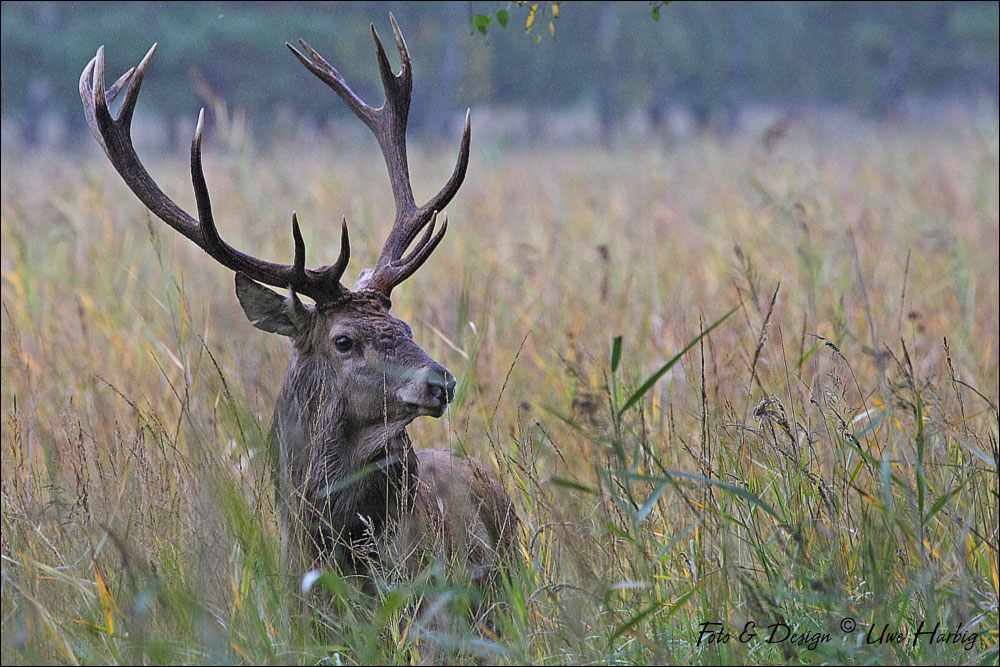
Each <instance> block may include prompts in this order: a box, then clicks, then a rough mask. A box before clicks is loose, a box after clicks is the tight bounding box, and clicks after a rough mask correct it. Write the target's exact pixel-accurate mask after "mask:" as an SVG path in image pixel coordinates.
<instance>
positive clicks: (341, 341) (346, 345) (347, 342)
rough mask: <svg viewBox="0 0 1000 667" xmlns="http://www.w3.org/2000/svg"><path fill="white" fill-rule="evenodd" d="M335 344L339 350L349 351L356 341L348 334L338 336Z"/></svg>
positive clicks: (334, 341)
mask: <svg viewBox="0 0 1000 667" xmlns="http://www.w3.org/2000/svg"><path fill="white" fill-rule="evenodd" d="M333 344H334V345H335V346H336V347H337V351H338V352H348V351H349V350H350V349H351V348H352V347H354V341H353V340H351V339H350V338H348V337H347V336H337V337H336V338H335V339H334V340H333Z"/></svg>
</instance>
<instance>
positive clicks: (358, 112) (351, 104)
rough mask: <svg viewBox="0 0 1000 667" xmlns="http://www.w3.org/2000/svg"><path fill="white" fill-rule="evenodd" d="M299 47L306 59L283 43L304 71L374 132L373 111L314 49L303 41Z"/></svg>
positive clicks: (300, 41) (286, 43) (289, 45)
mask: <svg viewBox="0 0 1000 667" xmlns="http://www.w3.org/2000/svg"><path fill="white" fill-rule="evenodd" d="M298 42H299V46H301V47H302V48H303V49H305V51H306V53H308V54H309V57H308V58H307V57H306V56H305V55H303V54H302V52H301V51H299V50H298V49H296V48H295V47H294V46H292V45H291V44H289V43H288V42H285V46H287V47H288V50H289V51H291V52H292V54H293V55H294V56H295V57H296V58H297V59H298V61H299V62H300V63H302V64H303V65H305V67H306V69H308V70H309V71H310V72H312V73H313V74H315V75H316V77H317V78H319V79H320V80H321V81H322V82H323V83H325V84H326V85H328V86H330V87H331V88H333V91H334V92H335V93H337V95H338V96H339V97H340V99H342V100H344V104H346V105H347V108H348V109H350V110H351V111H352V112H354V115H355V116H357V117H358V118H360V119H361V121H362V122H363V123H364V124H365V125H367V126H368V127H369V128H371V130H372V131H373V132H374V131H375V110H374V109H372V108H371V107H370V106H368V105H367V104H365V103H364V101H362V100H361V98H360V97H358V96H357V95H356V94H355V93H354V91H353V90H351V88H350V86H348V85H347V81H345V80H344V77H343V76H341V74H340V72H338V71H337V70H336V68H334V67H333V65H331V64H330V63H328V62H327V61H326V59H325V58H324V57H323V56H321V55H320V54H319V53H318V52H317V51H316V49H314V48H312V47H311V46H309V45H308V44H307V43H306V41H305V40H304V39H300V40H298Z"/></svg>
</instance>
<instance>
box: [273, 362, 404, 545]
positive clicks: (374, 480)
mask: <svg viewBox="0 0 1000 667" xmlns="http://www.w3.org/2000/svg"><path fill="white" fill-rule="evenodd" d="M328 363H329V362H326V361H325V360H323V359H322V358H320V357H317V356H315V355H300V354H298V353H297V352H293V355H292V360H291V363H290V364H289V368H288V373H287V375H286V378H285V384H284V386H283V387H282V390H281V392H280V394H279V396H278V402H277V405H276V407H275V413H274V422H273V425H272V430H271V439H272V449H273V450H274V453H275V454H276V456H275V457H274V459H275V460H274V464H275V471H276V477H277V482H278V487H279V489H280V490H281V495H282V496H284V497H285V498H287V499H289V500H290V501H291V503H292V506H293V507H301V511H302V512H304V513H305V514H307V515H308V518H307V520H306V521H305V525H306V526H308V527H309V530H310V532H312V533H314V537H313V539H314V540H316V541H317V543H318V544H319V545H320V546H321V547H322V548H324V549H328V548H331V547H332V545H333V544H334V543H335V542H336V541H337V540H340V541H347V542H355V543H356V542H359V541H363V540H364V539H366V538H368V537H373V536H374V537H377V536H378V535H380V534H381V533H382V532H383V531H384V529H385V526H386V524H387V523H388V522H389V521H391V520H392V519H393V518H394V517H398V516H399V515H400V514H401V513H406V512H409V511H410V508H411V506H412V498H413V494H414V489H415V485H416V473H417V459H416V455H415V454H414V452H413V444H412V441H411V440H410V438H409V436H408V435H407V433H406V429H405V426H404V425H394V424H391V423H375V424H367V425H357V424H352V423H350V421H349V420H348V419H347V418H346V417H345V415H346V414H348V413H349V410H348V409H347V408H348V401H350V400H351V398H352V397H351V396H350V395H349V391H348V388H345V387H343V386H340V385H338V384H337V382H335V381H331V379H330V378H333V377H335V375H334V374H333V373H331V372H330V369H329V368H328V367H327V364H328Z"/></svg>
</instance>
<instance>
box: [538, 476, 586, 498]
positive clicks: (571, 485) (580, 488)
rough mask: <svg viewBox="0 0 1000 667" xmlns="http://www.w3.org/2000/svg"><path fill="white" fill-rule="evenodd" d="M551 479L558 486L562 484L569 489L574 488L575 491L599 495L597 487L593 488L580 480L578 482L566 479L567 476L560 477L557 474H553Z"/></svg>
mask: <svg viewBox="0 0 1000 667" xmlns="http://www.w3.org/2000/svg"><path fill="white" fill-rule="evenodd" d="M549 481H550V482H552V483H553V484H555V485H556V486H562V487H564V488H567V489H573V490H574V491H583V492H584V493H589V494H591V495H597V491H596V490H595V489H592V488H591V487H589V486H587V485H586V484H581V483H580V482H576V481H574V480H572V479H566V478H565V477H558V476H556V475H553V476H552V477H549Z"/></svg>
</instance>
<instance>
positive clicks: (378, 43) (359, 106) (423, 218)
mask: <svg viewBox="0 0 1000 667" xmlns="http://www.w3.org/2000/svg"><path fill="white" fill-rule="evenodd" d="M389 21H390V23H391V24H392V32H393V37H394V39H395V41H396V48H397V49H398V51H399V61H400V70H399V73H398V74H395V73H394V72H393V71H392V66H391V64H390V63H389V58H388V56H387V55H386V52H385V48H384V47H383V46H382V40H381V39H380V38H379V36H378V31H376V30H375V26H374V25H372V26H371V33H372V41H373V42H374V44H375V57H376V59H377V60H378V66H379V74H380V75H381V78H382V87H383V88H384V89H385V103H384V104H383V105H382V106H380V107H379V108H377V109H373V108H372V107H370V106H368V105H367V104H365V103H364V102H362V101H361V100H360V99H359V98H358V97H357V95H355V94H354V93H353V91H351V89H350V88H349V87H348V86H347V82H346V81H345V80H344V78H343V77H342V76H341V75H340V73H339V72H337V70H336V69H334V68H333V67H332V66H331V65H330V64H329V63H328V62H327V61H326V60H325V59H323V57H322V56H320V55H319V54H318V53H317V52H316V51H315V50H313V49H312V48H311V47H309V46H308V45H307V44H306V43H305V42H303V41H302V40H299V44H301V45H302V47H303V49H305V50H306V52H307V53H308V54H309V56H310V57H309V58H307V57H306V56H304V55H303V54H302V53H301V52H299V51H298V50H297V49H295V48H294V47H292V46H291V45H288V48H289V49H290V50H291V51H292V53H293V54H295V57H296V58H298V60H299V61H300V62H301V63H302V64H303V65H305V66H306V68H307V69H309V71H311V72H312V73H313V74H315V75H316V76H317V77H319V78H320V79H321V80H322V81H324V82H325V83H326V84H327V85H329V86H330V87H331V88H333V89H334V91H335V92H336V93H337V94H338V95H339V96H340V98H341V99H343V100H344V102H345V103H346V104H347V106H348V107H349V108H350V109H351V110H352V111H353V112H354V113H355V115H357V116H358V117H359V118H360V119H361V120H362V121H364V123H365V124H366V125H367V126H368V127H369V129H371V130H372V132H373V133H374V134H375V138H376V139H378V143H379V148H381V150H382V156H383V157H384V158H385V164H386V169H387V170H388V172H389V182H390V184H391V185H392V195H393V199H394V200H395V203H396V216H395V219H394V221H393V226H392V229H391V230H390V232H389V235H388V236H387V238H386V241H385V244H384V245H383V246H382V250H381V252H380V253H379V257H378V260H377V261H376V263H375V268H374V269H373V270H372V271H371V272H370V273H369V272H364V273H363V274H362V277H361V278H359V280H358V283H356V284H355V287H356V288H357V289H374V290H376V291H380V292H381V293H382V294H383V296H385V297H387V298H388V296H389V292H390V291H391V290H392V288H393V287H395V286H396V285H398V284H399V283H401V282H402V281H403V280H405V279H406V278H408V277H409V276H410V275H412V274H413V272H414V271H416V270H417V269H418V268H419V267H420V265H421V264H423V262H424V261H425V260H426V259H427V257H428V256H429V255H430V253H431V252H432V251H433V250H434V248H436V247H437V244H438V243H440V241H441V239H442V238H443V234H444V230H445V228H446V225H442V228H441V231H440V232H438V234H437V235H434V234H433V230H434V224H435V223H434V221H435V218H436V215H437V212H438V211H441V210H443V209H444V207H445V206H446V205H447V204H448V202H450V201H451V199H452V198H453V197H454V196H455V194H456V193H457V192H458V189H459V187H461V185H462V181H463V180H464V179H465V173H466V171H467V169H468V166H469V143H470V137H471V120H470V114H469V112H468V111H467V112H466V115H465V129H464V131H463V134H462V144H461V148H460V149H459V154H458V161H457V162H456V164H455V169H454V171H453V172H452V175H451V177H450V178H449V179H448V181H447V183H445V185H444V187H443V188H442V189H441V190H440V191H439V192H438V193H437V194H436V195H434V197H432V198H431V199H430V201H428V202H427V203H426V204H424V205H423V206H420V207H417V205H416V203H415V202H414V200H413V188H412V186H411V184H410V174H409V166H408V164H407V155H406V124H407V120H408V117H409V112H410V98H411V95H412V92H413V72H412V66H411V62H410V53H409V50H408V49H407V47H406V41H405V40H404V39H403V33H402V32H401V31H400V29H399V25H398V24H397V23H396V18H395V17H394V16H393V15H392V14H391V13H390V14H389ZM428 225H429V227H428ZM425 228H427V231H426V233H425V234H424V237H423V238H422V239H421V241H420V242H419V243H418V244H417V246H416V247H415V248H414V249H413V250H412V251H411V252H410V253H409V255H407V257H406V258H405V259H404V258H403V255H404V253H406V251H407V248H408V247H409V246H410V244H411V243H413V240H414V239H415V238H416V237H417V235H418V234H420V232H421V230H424V229H425Z"/></svg>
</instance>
